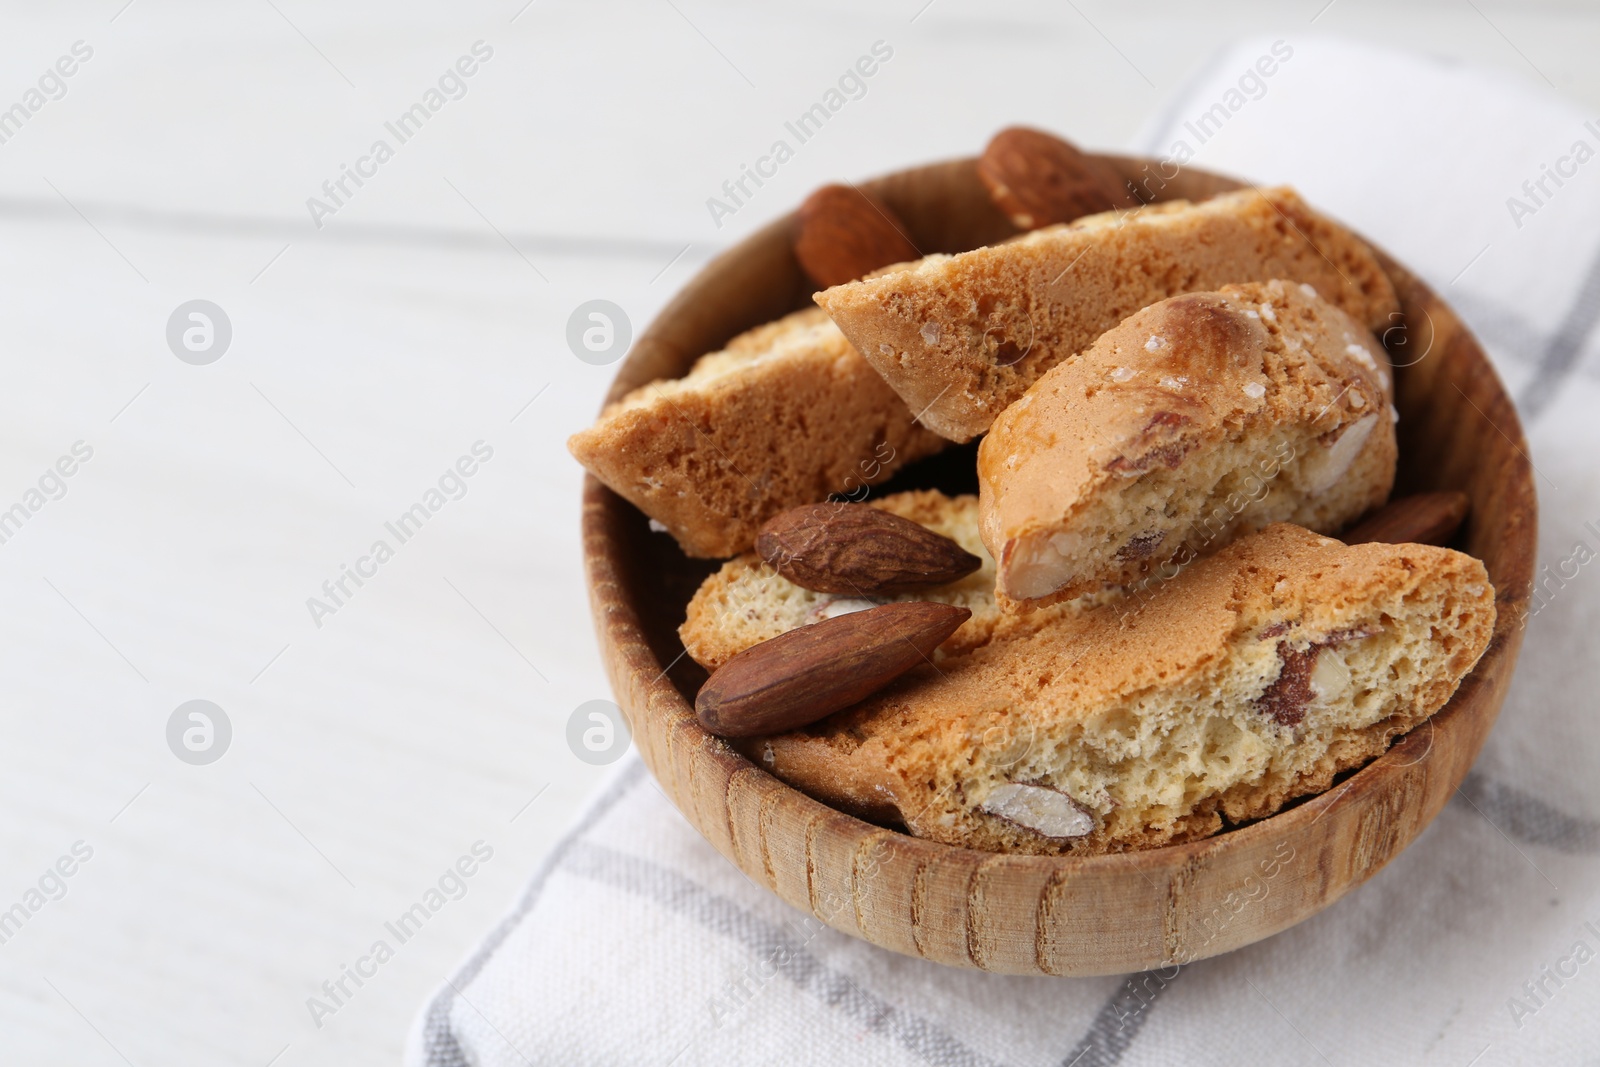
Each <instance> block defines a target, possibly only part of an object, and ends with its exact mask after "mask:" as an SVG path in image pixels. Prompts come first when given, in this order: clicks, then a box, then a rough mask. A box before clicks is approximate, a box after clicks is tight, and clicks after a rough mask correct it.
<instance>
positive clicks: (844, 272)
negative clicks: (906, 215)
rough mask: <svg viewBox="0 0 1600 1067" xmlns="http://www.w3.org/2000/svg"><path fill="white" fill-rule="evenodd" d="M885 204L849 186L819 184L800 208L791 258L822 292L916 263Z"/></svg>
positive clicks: (914, 250)
mask: <svg viewBox="0 0 1600 1067" xmlns="http://www.w3.org/2000/svg"><path fill="white" fill-rule="evenodd" d="M908 232H909V231H908V230H907V229H906V225H905V223H903V222H901V221H900V219H899V218H898V217H897V216H896V215H895V213H894V212H893V211H891V210H889V208H888V206H887V205H885V204H883V203H882V202H880V201H878V200H875V199H873V198H871V197H869V196H867V194H865V193H863V192H862V191H861V190H859V189H857V188H855V187H854V186H850V185H824V186H823V187H822V188H820V189H818V190H817V191H816V192H814V193H812V194H811V195H810V196H808V197H806V198H805V200H804V201H802V202H801V204H800V210H799V212H798V213H797V215H796V218H795V232H794V255H795V258H796V259H798V260H799V261H800V266H801V268H802V269H803V270H804V271H805V272H806V274H807V275H809V276H810V278H811V280H812V281H813V282H815V283H816V284H817V285H819V286H820V287H822V288H824V289H829V288H832V287H833V286H835V285H843V284H844V283H845V282H853V281H855V280H857V279H858V278H863V277H865V276H867V275H868V274H871V273H872V272H873V271H875V270H877V269H879V268H880V267H887V266H889V265H890V264H891V263H905V262H908V261H910V260H913V259H921V258H922V253H921V252H919V251H917V246H916V245H914V244H912V243H911V238H909V237H907V236H906V234H907V233H908Z"/></svg>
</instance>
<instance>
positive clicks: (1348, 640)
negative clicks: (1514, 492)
mask: <svg viewBox="0 0 1600 1067" xmlns="http://www.w3.org/2000/svg"><path fill="white" fill-rule="evenodd" d="M1494 623H1495V591H1494V588H1493V586H1492V585H1491V584H1490V583H1489V579H1488V576H1487V573H1486V572H1485V570H1484V567H1483V564H1482V563H1480V562H1479V561H1478V560H1476V559H1473V558H1472V557H1470V556H1467V555H1464V554H1462V553H1459V552H1454V551H1451V550H1450V549H1445V548H1436V547H1433V546H1428V545H1415V544H1406V545H1389V544H1367V545H1350V546H1347V545H1344V544H1341V543H1339V542H1338V541H1335V540H1333V539H1331V538H1327V537H1320V536H1318V535H1316V534H1313V533H1311V532H1309V531H1307V530H1304V529H1301V528H1299V527H1296V526H1290V525H1285V524H1279V525H1275V526H1271V527H1269V528H1268V529H1266V530H1264V531H1263V532H1261V533H1259V534H1254V535H1251V536H1249V537H1245V538H1243V539H1241V540H1239V541H1237V542H1235V543H1234V544H1233V545H1231V546H1229V547H1228V548H1226V549H1223V550H1222V551H1221V552H1218V553H1216V554H1215V555H1212V556H1208V557H1206V558H1204V559H1202V560H1199V561H1198V562H1196V563H1195V564H1194V565H1193V566H1192V567H1189V568H1187V569H1186V570H1184V571H1183V572H1182V573H1180V574H1179V575H1178V576H1177V577H1175V578H1174V579H1173V580H1172V581H1170V582H1168V583H1166V584H1165V585H1164V586H1163V587H1162V589H1161V591H1160V592H1159V594H1158V595H1156V596H1154V597H1152V598H1150V599H1149V600H1146V601H1143V602H1140V603H1134V604H1129V603H1127V602H1120V603H1119V602H1115V601H1112V602H1107V603H1104V604H1101V605H1099V606H1096V607H1091V608H1089V609H1087V610H1084V611H1082V612H1079V613H1076V614H1073V615H1070V616H1062V617H1060V618H1058V619H1056V620H1055V621H1054V622H1053V623H1052V624H1051V625H1049V626H1044V627H1039V628H1036V629H1032V630H1013V631H1009V632H1007V633H1005V634H1003V635H1000V636H997V637H996V639H995V640H993V641H991V642H990V643H989V644H987V645H985V646H984V647H983V648H981V649H978V650H977V651H975V652H973V653H971V654H970V655H967V656H964V657H961V658H959V659H954V660H947V661H946V662H945V663H944V664H943V666H942V668H941V671H940V672H939V673H937V674H935V673H933V672H931V671H929V672H923V673H921V674H918V675H912V676H907V678H905V679H903V680H902V681H900V682H898V683H896V684H894V685H893V686H891V687H890V688H889V689H887V690H885V691H883V692H882V693H880V694H878V695H877V696H874V697H871V698H869V699H868V700H867V701H866V702H865V703H863V704H861V705H859V706H857V707H855V708H852V709H851V710H849V711H845V712H841V713H840V714H838V715H836V716H835V717H834V718H832V719H829V720H828V721H827V722H826V723H822V724H819V725H818V726H815V727H812V728H810V729H807V730H801V731H795V732H792V733H784V734H780V735H778V736H774V737H768V738H757V739H752V740H750V741H748V742H746V743H745V744H744V745H743V748H744V750H745V751H746V753H747V754H749V755H751V757H752V758H753V759H757V760H759V761H760V765H761V766H763V767H764V768H765V769H767V770H768V771H770V772H771V773H773V774H775V775H777V776H778V777H779V778H782V779H784V780H785V781H787V782H789V783H790V784H791V785H794V786H796V787H797V788H800V789H803V790H805V791H806V792H808V793H810V794H811V795H813V796H815V797H817V798H818V799H820V800H823V801H824V802H826V803H829V804H833V805H835V806H837V807H840V808H843V809H844V810H846V811H852V812H857V813H860V814H863V815H865V816H868V817H873V818H877V819H879V820H882V821H888V822H901V823H903V824H904V825H905V826H906V828H907V829H908V830H909V831H910V832H911V833H912V834H915V835H917V836H921V837H928V838H932V839H934V840H937V841H942V842H945V843H946V844H952V845H961V846H965V847H968V848H978V849H985V850H988V851H994V852H1015V853H1035V854H1054V853H1062V852H1073V853H1095V852H1110V851H1121V850H1127V849H1139V848H1152V847H1156V846H1159V845H1164V844H1169V843H1173V842H1178V841H1184V840H1191V839H1194V838H1198V837H1204V836H1206V835H1208V834H1211V833H1214V832H1216V831H1217V830H1218V829H1220V828H1221V827H1222V826H1223V824H1224V820H1225V819H1226V820H1228V821H1231V822H1240V821H1244V820H1247V819H1254V818H1260V817H1263V816H1266V815H1270V814H1272V813H1273V812H1275V811H1277V810H1278V809H1279V808H1281V807H1282V806H1283V804H1284V803H1286V802H1287V801H1288V800H1290V799H1292V798H1294V797H1298V796H1304V795H1307V794H1312V793H1317V792H1321V791H1322V790H1325V789H1327V788H1328V786H1329V785H1330V784H1331V783H1332V781H1333V778H1334V776H1335V775H1336V774H1338V773H1339V772H1341V771H1344V770H1347V769H1350V768H1352V767H1358V766H1361V765H1362V764H1364V763H1365V762H1367V761H1368V760H1370V759H1372V758H1373V757H1374V756H1377V755H1379V754H1380V753H1382V752H1383V751H1384V750H1385V749H1386V748H1387V747H1388V744H1389V742H1390V740H1391V739H1392V738H1393V737H1395V736H1396V735H1398V734H1401V733H1404V732H1405V731H1407V730H1410V729H1411V728H1413V727H1414V726H1416V725H1418V724H1419V723H1421V722H1422V721H1423V720H1424V719H1426V718H1427V717H1428V716H1430V715H1432V714H1433V713H1435V712H1436V711H1438V710H1439V709H1440V708H1442V707H1444V705H1445V704H1446V703H1447V702H1448V701H1449V699H1450V697H1451V695H1452V694H1453V693H1454V692H1455V690H1456V687H1457V685H1459V684H1460V682H1461V679H1462V678H1463V677H1465V676H1466V675H1467V673H1468V672H1469V671H1471V669H1472V667H1473V665H1474V664H1475V663H1477V661H1478V658H1479V657H1480V656H1481V655H1482V654H1483V652H1484V650H1485V649H1486V648H1487V647H1488V644H1489V640H1490V637H1491V636H1492V635H1493V631H1494ZM1021 787H1027V788H1021ZM1078 812H1081V813H1082V815H1081V816H1080V815H1079V814H1077V813H1078Z"/></svg>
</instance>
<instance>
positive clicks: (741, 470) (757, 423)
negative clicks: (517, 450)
mask: <svg viewBox="0 0 1600 1067" xmlns="http://www.w3.org/2000/svg"><path fill="white" fill-rule="evenodd" d="M944 445H945V441H944V439H943V438H941V437H939V436H938V435H936V434H934V433H932V432H931V431H929V430H927V429H925V428H923V427H922V426H919V425H918V424H917V422H916V420H915V419H914V418H913V416H912V412H911V411H910V409H908V408H907V407H906V405H905V402H904V401H902V400H901V399H900V398H899V397H898V396H897V395H895V392H894V390H892V389H890V388H889V386H888V385H887V384H885V383H884V381H883V379H882V378H881V377H879V376H878V374H877V372H875V371H874V370H873V369H872V368H871V367H870V366H868V365H867V363H866V361H865V360H863V359H862V358H861V356H860V354H859V353H857V352H856V350H855V349H854V348H852V347H851V345H850V343H849V342H848V341H846V340H845V339H844V335H843V334H841V333H840V332H839V330H838V328H837V327H836V326H834V324H833V323H832V322H830V321H828V318H827V316H826V315H824V314H823V313H822V312H821V311H819V310H817V309H815V308H808V309H806V310H805V311H800V312H796V313H795V314H793V315H789V316H787V317H785V318H782V319H779V320H778V321H777V322H773V323H768V324H767V325H765V326H760V327H757V328H756V329H754V330H751V331H749V332H748V333H744V334H741V335H740V336H738V337H736V338H734V339H733V340H732V341H730V342H729V343H728V346H727V348H725V349H724V350H722V351H720V352H713V353H711V354H710V355H707V356H703V357H701V359H700V360H699V361H698V362H696V363H695V365H694V367H693V369H692V370H691V371H690V372H689V374H688V375H686V376H685V377H683V378H679V379H676V380H669V381H659V382H653V383H651V384H650V385H646V386H644V387H643V388H640V389H636V390H634V391H633V392H631V393H629V394H628V395H627V396H625V397H623V398H622V399H621V400H619V401H617V402H616V403H614V404H612V405H610V406H609V407H607V408H606V410H605V411H604V412H602V413H601V416H600V418H599V420H598V421H596V423H595V424H594V425H593V426H591V427H589V428H588V429H586V430H583V431H581V432H579V433H576V434H574V435H573V436H572V437H571V438H570V439H569V440H568V441H567V449H568V450H569V451H570V452H571V453H572V454H573V456H574V457H576V458H577V460H578V462H580V463H582V464H583V465H584V466H585V467H587V468H588V470H589V472H590V473H591V474H593V475H594V476H595V477H596V478H598V479H600V481H602V482H604V483H605V484H606V485H607V486H609V487H610V488H611V489H612V490H613V491H615V492H616V493H617V494H618V495H620V496H622V497H623V498H625V499H626V500H628V501H629V502H630V503H632V504H633V505H635V506H636V507H638V508H639V510H640V511H642V512H644V513H645V514H646V515H648V516H649V517H650V518H652V519H654V520H656V522H658V523H660V524H661V525H663V526H665V527H666V529H667V532H669V533H671V534H672V536H673V537H674V538H676V539H677V541H678V544H679V545H680V546H682V548H683V550H684V552H685V553H687V554H688V555H690V556H697V557H701V558H709V559H717V558H722V557H726V556H732V555H735V554H736V553H739V552H743V551H744V550H745V549H748V548H749V547H750V546H751V545H752V544H753V543H754V541H755V535H756V531H757V530H758V529H759V528H760V526H761V524H762V523H763V522H765V521H766V520H767V519H769V518H771V517H772V516H773V515H776V514H777V513H778V512H780V511H782V510H783V509H785V508H789V507H794V506H795V505H797V504H809V503H813V502H815V501H818V500H825V499H827V498H828V496H829V495H830V494H833V493H849V492H852V491H853V490H855V489H856V488H858V487H861V486H864V485H874V484H877V483H878V482H881V481H883V480H884V479H886V478H888V477H889V476H890V475H891V474H893V473H894V472H895V471H896V470H898V469H899V468H900V467H902V466H904V465H905V464H907V463H909V462H911V461H912V460H914V459H918V458H921V457H922V456H926V455H930V454H932V453H934V452H937V451H938V450H939V449H941V448H943V447H944Z"/></svg>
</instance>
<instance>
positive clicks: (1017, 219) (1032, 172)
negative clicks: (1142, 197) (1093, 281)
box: [978, 126, 1139, 230]
mask: <svg viewBox="0 0 1600 1067" xmlns="http://www.w3.org/2000/svg"><path fill="white" fill-rule="evenodd" d="M978 177H979V178H981V179H983V184H984V185H985V186H987V187H988V189H989V196H990V197H991V198H992V199H993V200H994V202H995V204H996V205H997V206H998V207H999V208H1000V210H1001V211H1004V212H1005V213H1006V214H1007V215H1008V216H1010V218H1011V221H1012V222H1013V223H1015V224H1016V225H1017V226H1018V227H1020V228H1022V229H1024V230H1036V229H1038V228H1039V227H1041V226H1053V225H1055V224H1056V223H1058V222H1071V221H1072V220H1073V219H1076V218H1081V217H1082V216H1084V215H1093V214H1095V213H1096V212H1100V211H1110V210H1111V209H1112V208H1133V207H1138V206H1139V201H1138V199H1137V198H1135V197H1134V195H1133V194H1132V193H1131V192H1130V191H1129V190H1128V186H1127V183H1126V182H1125V181H1123V179H1122V178H1121V177H1120V176H1119V175H1118V174H1117V173H1116V171H1114V170H1112V169H1111V167H1109V166H1108V165H1106V164H1105V163H1102V162H1101V161H1100V160H1098V159H1092V158H1090V157H1089V156H1086V155H1084V154H1083V153H1082V152H1080V151H1078V149H1077V148H1076V147H1075V146H1073V145H1072V144H1070V143H1068V142H1067V141H1063V140H1062V139H1061V138H1059V137H1056V136H1054V135H1052V134H1048V133H1044V132H1043V131H1041V130H1031V129H1028V128H1027V127H1025V126H1012V127H1009V128H1008V129H1004V130H1001V131H1000V132H999V133H997V134H995V135H994V138H993V139H992V140H990V142H989V145H988V147H987V148H985V149H984V150H983V155H982V157H980V158H979V160H978Z"/></svg>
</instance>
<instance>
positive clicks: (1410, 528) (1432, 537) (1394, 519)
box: [1341, 490, 1470, 545]
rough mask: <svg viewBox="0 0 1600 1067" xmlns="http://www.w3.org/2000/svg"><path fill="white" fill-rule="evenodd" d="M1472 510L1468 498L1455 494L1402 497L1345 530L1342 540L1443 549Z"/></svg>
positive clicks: (1346, 541) (1454, 492) (1354, 542)
mask: <svg viewBox="0 0 1600 1067" xmlns="http://www.w3.org/2000/svg"><path fill="white" fill-rule="evenodd" d="M1469 506H1470V502H1469V501H1468V499H1467V494H1465V493H1461V492H1457V491H1455V490H1447V491H1444V492H1438V493H1417V494H1415V495H1414V496H1403V497H1399V498H1398V499H1395V500H1391V501H1389V502H1388V503H1387V504H1385V505H1384V506H1383V507H1381V508H1379V509H1378V510H1377V511H1374V512H1373V513H1372V514H1371V515H1368V516H1367V517H1366V518H1364V519H1362V520H1361V521H1360V522H1358V523H1356V524H1355V525H1354V526H1352V527H1351V528H1350V529H1348V530H1346V531H1345V532H1344V534H1343V535H1342V537H1341V540H1343V541H1344V543H1345V544H1347V545H1361V544H1366V543H1367V542H1369V541H1383V542H1387V543H1388V544H1392V545H1403V544H1421V545H1442V544H1445V543H1447V542H1448V541H1449V540H1450V538H1452V537H1454V536H1455V533H1456V530H1458V529H1460V527H1461V523H1462V520H1464V519H1465V518H1466V517H1467V508H1468V507H1469Z"/></svg>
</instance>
